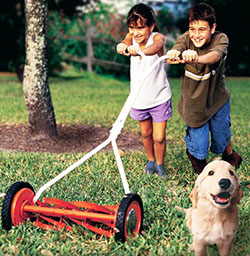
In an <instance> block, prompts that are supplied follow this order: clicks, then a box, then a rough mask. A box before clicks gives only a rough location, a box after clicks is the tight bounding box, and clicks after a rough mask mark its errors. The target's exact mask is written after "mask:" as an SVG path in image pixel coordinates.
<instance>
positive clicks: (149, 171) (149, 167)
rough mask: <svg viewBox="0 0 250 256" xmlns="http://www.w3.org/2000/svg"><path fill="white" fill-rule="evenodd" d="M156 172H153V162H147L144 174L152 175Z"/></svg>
mask: <svg viewBox="0 0 250 256" xmlns="http://www.w3.org/2000/svg"><path fill="white" fill-rule="evenodd" d="M155 172H156V170H155V162H153V161H148V163H147V165H146V168H145V174H154V173H155Z"/></svg>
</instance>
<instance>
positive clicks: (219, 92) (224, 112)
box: [167, 3, 242, 173]
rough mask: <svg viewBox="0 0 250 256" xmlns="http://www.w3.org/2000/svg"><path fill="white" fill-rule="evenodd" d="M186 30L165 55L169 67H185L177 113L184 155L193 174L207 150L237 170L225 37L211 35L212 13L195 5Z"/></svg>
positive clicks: (212, 26)
mask: <svg viewBox="0 0 250 256" xmlns="http://www.w3.org/2000/svg"><path fill="white" fill-rule="evenodd" d="M188 22H189V29H188V31H187V32H185V33H184V34H183V35H182V36H180V37H179V38H178V40H177V41H176V43H175V45H174V46H173V48H172V49H171V50H170V51H168V52H167V56H168V60H167V62H168V63H170V64H173V63H185V73H184V75H183V77H182V94H181V98H180V102H179V105H178V110H179V113H180V115H181V117H182V118H183V120H184V122H185V123H186V136H185V141H186V145H187V149H186V153H187V155H188V157H189V159H190V161H191V163H192V166H193V168H194V170H195V171H196V172H197V173H200V172H202V170H203V168H204V167H205V165H206V164H207V162H206V158H207V152H208V148H209V132H210V135H211V146H210V149H211V151H212V152H213V153H216V154H220V153H222V159H223V160H225V161H227V162H229V163H230V164H232V165H233V166H235V168H238V167H239V166H240V164H241V162H242V158H241V157H240V156H239V155H238V154H237V153H236V152H235V151H234V150H233V148H232V143H231V132H230V125H231V120H230V92H229V91H228V90H227V88H226V87H225V74H224V73H225V72H224V71H225V60H226V57H227V48H228V37H227V36H226V35H225V34H224V33H222V32H218V31H215V29H216V15H215V11H214V9H213V8H212V7H211V6H209V5H208V4H205V3H199V4H196V5H195V6H194V7H192V8H190V9H189V12H188Z"/></svg>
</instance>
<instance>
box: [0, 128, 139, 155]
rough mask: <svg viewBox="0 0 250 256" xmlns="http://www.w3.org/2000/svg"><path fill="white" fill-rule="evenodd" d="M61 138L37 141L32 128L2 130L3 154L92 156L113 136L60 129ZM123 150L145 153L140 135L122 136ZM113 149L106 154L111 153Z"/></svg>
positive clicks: (125, 133)
mask: <svg viewBox="0 0 250 256" xmlns="http://www.w3.org/2000/svg"><path fill="white" fill-rule="evenodd" d="M57 131H58V138H56V139H53V140H52V139H50V140H47V139H37V138H34V137H33V136H32V135H31V133H30V131H29V128H28V125H18V126H0V136H1V139H0V151H23V152H49V153H66V152H73V153H80V152H89V151H91V150H92V149H94V148H95V147H97V146H98V145H99V144H101V143H102V142H103V141H105V140H106V139H107V138H108V136H109V134H110V133H109V129H107V128H102V127H97V126H92V125H62V124H58V125H57ZM117 145H118V147H119V149H121V150H124V151H128V150H142V149H143V145H142V143H141V138H140V135H139V134H135V133H131V132H128V131H126V130H123V131H122V132H121V134H120V135H119V136H118V139H117ZM111 149H112V147H111V145H108V146H107V147H105V150H111Z"/></svg>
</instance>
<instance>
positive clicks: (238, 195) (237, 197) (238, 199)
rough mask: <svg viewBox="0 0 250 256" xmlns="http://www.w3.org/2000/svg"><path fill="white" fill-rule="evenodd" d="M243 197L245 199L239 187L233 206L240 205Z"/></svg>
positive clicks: (233, 199)
mask: <svg viewBox="0 0 250 256" xmlns="http://www.w3.org/2000/svg"><path fill="white" fill-rule="evenodd" d="M242 197H243V192H242V189H241V186H239V188H238V191H237V193H236V195H235V197H233V198H232V201H231V203H232V204H233V205H236V204H240V200H241V199H242Z"/></svg>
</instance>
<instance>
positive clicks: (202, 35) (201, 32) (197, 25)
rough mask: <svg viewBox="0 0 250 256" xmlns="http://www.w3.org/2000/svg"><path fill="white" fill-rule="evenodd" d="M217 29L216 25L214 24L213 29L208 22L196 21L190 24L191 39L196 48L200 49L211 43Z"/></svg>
mask: <svg viewBox="0 0 250 256" xmlns="http://www.w3.org/2000/svg"><path fill="white" fill-rule="evenodd" d="M215 28H216V24H215V23H214V24H213V26H212V28H210V26H209V23H208V22H207V21H204V20H195V21H193V22H190V23H189V29H188V32H189V38H190V39H191V41H192V42H193V44H194V45H195V47H197V48H200V47H202V46H204V45H205V44H207V43H209V42H210V40H211V36H212V34H213V33H214V31H215Z"/></svg>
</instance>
